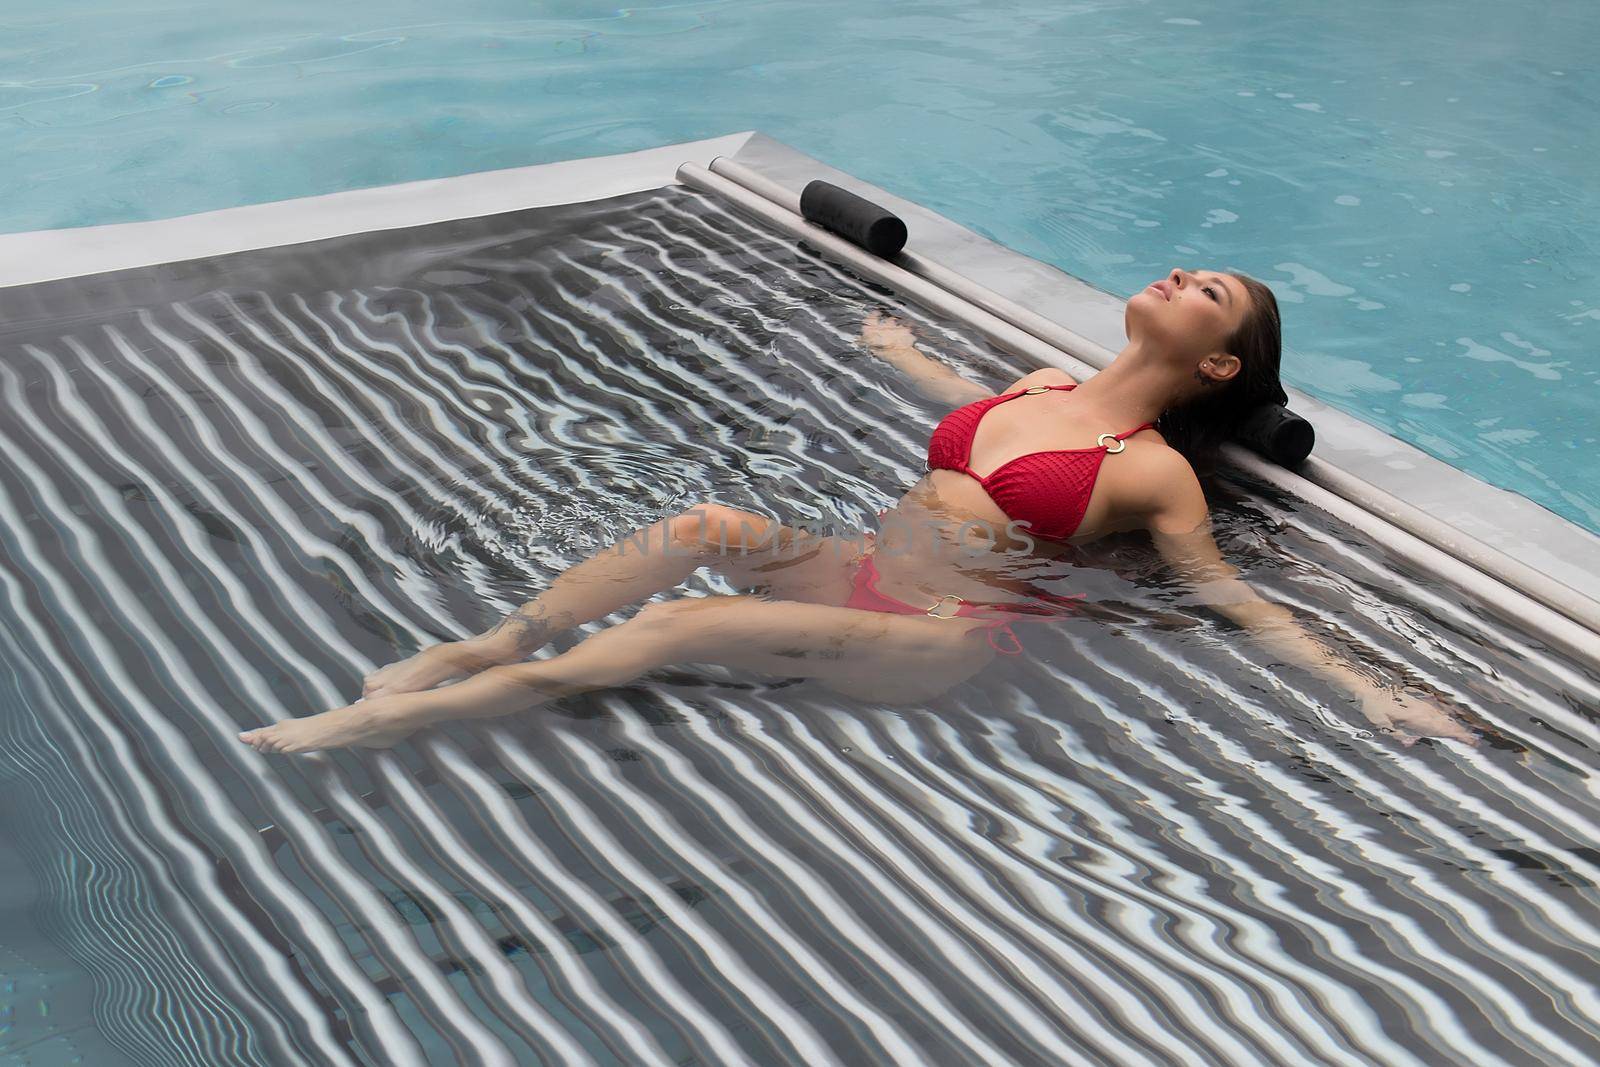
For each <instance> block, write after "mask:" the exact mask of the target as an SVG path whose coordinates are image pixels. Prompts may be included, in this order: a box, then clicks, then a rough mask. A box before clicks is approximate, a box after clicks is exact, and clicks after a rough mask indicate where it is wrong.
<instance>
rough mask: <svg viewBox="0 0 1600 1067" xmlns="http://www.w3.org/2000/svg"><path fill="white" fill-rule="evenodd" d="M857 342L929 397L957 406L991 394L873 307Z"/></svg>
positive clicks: (899, 323)
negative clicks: (925, 349)
mask: <svg viewBox="0 0 1600 1067" xmlns="http://www.w3.org/2000/svg"><path fill="white" fill-rule="evenodd" d="M861 343H862V344H863V345H864V346H865V347H866V349H867V350H868V351H869V352H871V353H872V354H873V355H874V356H876V357H877V358H879V359H881V360H883V361H884V362H885V363H887V364H889V365H890V366H891V367H894V368H895V369H896V370H898V371H900V373H902V374H904V375H905V376H906V377H907V378H909V379H911V382H912V384H913V385H915V386H916V388H917V391H918V392H920V393H921V394H922V395H923V396H925V397H927V398H928V399H929V400H933V401H936V402H938V403H940V404H944V405H946V406H947V407H952V408H957V407H960V406H961V405H963V404H970V403H972V402H973V401H974V400H982V399H984V398H985V397H990V396H993V395H994V393H993V391H992V390H989V389H985V388H984V387H983V386H981V385H978V384H977V383H976V382H971V381H968V380H967V379H966V378H963V377H962V376H961V375H959V374H957V373H956V372H955V371H953V370H951V369H950V368H949V367H947V366H945V365H944V364H943V363H940V362H939V361H938V360H936V359H933V358H931V357H930V356H928V355H926V354H924V353H923V352H920V351H918V349H917V346H916V344H915V337H914V336H913V335H912V333H911V330H910V328H909V327H907V326H906V325H905V324H904V323H901V322H899V321H898V320H896V319H894V318H891V317H890V316H887V315H879V314H878V313H877V312H876V311H874V312H872V313H871V314H869V315H868V316H867V317H866V320H865V321H864V322H862V324H861Z"/></svg>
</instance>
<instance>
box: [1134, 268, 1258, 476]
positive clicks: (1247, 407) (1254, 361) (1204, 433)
mask: <svg viewBox="0 0 1600 1067" xmlns="http://www.w3.org/2000/svg"><path fill="white" fill-rule="evenodd" d="M1229 277H1231V278H1233V279H1234V280H1235V281H1237V282H1238V283H1239V284H1240V285H1243V286H1244V289H1245V292H1246V293H1248V294H1250V311H1249V313H1248V314H1247V315H1246V316H1245V319H1244V322H1242V323H1240V325H1239V328H1238V329H1237V330H1235V331H1234V332H1233V334H1232V336H1230V337H1229V338H1228V339H1227V342H1226V343H1225V344H1224V346H1223V347H1224V348H1225V349H1226V350H1227V351H1228V352H1231V353H1232V354H1233V355H1235V356H1238V357H1239V364H1240V366H1239V373H1237V374H1235V375H1234V376H1233V377H1232V378H1230V379H1228V381H1226V382H1225V383H1223V384H1222V385H1220V386H1218V385H1209V386H1206V387H1205V390H1206V391H1205V392H1202V393H1201V394H1200V395H1199V396H1196V397H1194V398H1192V399H1191V400H1190V401H1189V402H1188V403H1186V404H1180V405H1178V406H1177V407H1173V408H1168V409H1167V410H1166V411H1164V412H1162V413H1161V417H1160V418H1158V419H1156V430H1157V431H1158V432H1159V433H1160V434H1161V436H1162V437H1164V438H1166V441H1167V444H1168V445H1170V446H1172V447H1173V448H1175V449H1177V450H1178V451H1179V452H1180V453H1182V454H1183V458H1184V459H1187V460H1188V461H1189V465H1190V466H1191V467H1193V468H1194V470H1195V473H1196V474H1197V475H1199V476H1200V477H1201V478H1206V477H1209V476H1211V475H1212V474H1214V473H1215V472H1216V467H1217V457H1218V454H1219V451H1220V449H1221V447H1222V444H1223V442H1225V441H1227V440H1228V438H1229V437H1231V436H1232V434H1233V431H1234V428H1235V427H1237V426H1238V425H1239V424H1240V423H1242V422H1243V421H1244V420H1245V419H1246V418H1248V417H1249V415H1250V414H1251V412H1253V411H1255V410H1256V409H1257V408H1259V407H1261V406H1262V405H1264V404H1287V403H1288V402H1289V394H1287V393H1285V392H1284V391H1283V383H1282V382H1281V381H1279V380H1278V367H1279V364H1281V363H1282V361H1283V326H1282V323H1281V321H1280V320H1279V318H1278V298H1277V297H1275V296H1273V295H1272V290H1271V289H1268V288H1267V287H1266V285H1265V284H1263V283H1262V282H1258V281H1256V280H1255V279H1254V278H1251V277H1249V276H1248V275H1244V274H1230V275H1229Z"/></svg>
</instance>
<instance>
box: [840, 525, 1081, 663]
mask: <svg viewBox="0 0 1600 1067" xmlns="http://www.w3.org/2000/svg"><path fill="white" fill-rule="evenodd" d="M850 581H851V585H852V588H851V590H850V599H849V600H847V601H845V603H844V606H845V607H847V608H860V609H862V610H863V611H886V612H889V613H891V614H894V615H928V616H932V617H933V618H936V619H960V618H984V617H986V616H996V617H993V618H992V621H990V622H988V623H985V624H984V627H983V628H984V629H985V630H987V631H988V633H987V634H986V635H985V636H986V637H987V638H988V640H989V647H990V648H992V649H994V650H995V651H996V652H1000V653H1003V654H1005V655H1007V656H1016V655H1020V654H1021V652H1022V642H1020V641H1018V640H1017V635H1016V632H1015V631H1014V630H1012V629H1011V624H1012V623H1013V622H1015V621H1018V618H1019V617H1021V616H1031V617H1033V618H1036V619H1037V620H1038V621H1040V622H1043V621H1045V620H1046V619H1054V618H1060V617H1061V616H1063V615H1073V614H1076V612H1075V611H1074V610H1073V609H1072V608H1069V607H1067V606H1065V605H1067V604H1071V603H1074V602H1076V601H1079V600H1084V599H1086V598H1087V597H1088V594H1087V593H1075V594H1073V595H1071V596H1057V595H1056V594H1054V593H1044V594H1041V595H1042V597H1043V598H1044V599H1046V600H1049V601H1053V602H1054V603H1050V604H1045V603H1040V604H1026V603H1014V602H1010V601H1000V602H992V603H977V602H974V601H970V600H962V599H961V598H960V597H958V596H956V595H955V594H954V593H947V594H946V595H945V596H943V597H941V598H940V599H939V602H938V603H937V604H935V605H934V606H933V607H931V608H919V607H914V606H912V605H911V604H907V603H906V602H905V601H903V600H896V599H895V598H894V597H892V596H887V595H885V594H883V593H880V592H878V565H877V564H876V563H874V562H873V561H872V551H871V550H868V552H867V553H866V555H864V556H862V557H861V563H860V564H859V565H858V566H857V567H856V569H855V571H854V573H852V574H851V576H850ZM951 604H954V605H955V610H954V611H951V610H950V605H951ZM996 613H998V614H996ZM997 630H1004V631H1005V633H1006V636H1007V637H1009V638H1011V645H1012V647H1010V648H1002V647H1000V646H999V645H997V644H995V640H994V635H995V632H996V631H997Z"/></svg>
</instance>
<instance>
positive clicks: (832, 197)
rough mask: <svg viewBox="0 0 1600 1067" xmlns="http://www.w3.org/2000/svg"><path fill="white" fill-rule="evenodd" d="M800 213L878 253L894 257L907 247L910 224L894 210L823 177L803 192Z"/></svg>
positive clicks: (824, 227) (831, 231)
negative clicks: (880, 205)
mask: <svg viewBox="0 0 1600 1067" xmlns="http://www.w3.org/2000/svg"><path fill="white" fill-rule="evenodd" d="M800 214H802V215H804V216H805V217H806V219H807V220H808V221H810V222H814V223H816V224H817V225H818V226H821V227H822V228H823V229H824V230H827V231H828V232H830V233H836V234H838V235H839V236H840V237H843V238H844V239H845V240H846V241H849V242H850V243H851V244H855V245H859V246H861V247H862V248H865V249H866V250H867V251H868V252H871V253H872V254H873V255H875V256H892V255H894V254H895V253H896V252H898V251H900V249H902V248H904V247H905V246H906V224H905V223H903V222H901V221H900V219H899V218H897V217H896V216H895V215H894V214H893V213H892V212H890V211H888V210H886V209H885V208H881V207H879V206H878V205H877V204H874V203H873V202H872V201H870V200H867V199H864V198H863V197H859V196H857V195H856V194H855V193H852V192H851V191H850V190H848V189H841V188H839V187H838V186H837V185H833V184H831V183H829V182H825V181H822V180H821V179H820V178H819V179H817V180H816V181H813V182H811V183H810V184H809V185H807V186H806V187H805V189H804V191H802V192H801V194H800Z"/></svg>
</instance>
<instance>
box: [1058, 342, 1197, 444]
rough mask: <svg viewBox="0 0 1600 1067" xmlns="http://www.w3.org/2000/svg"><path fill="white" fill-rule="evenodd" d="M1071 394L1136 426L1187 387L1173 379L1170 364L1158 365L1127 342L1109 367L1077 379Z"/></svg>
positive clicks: (1180, 397) (1179, 400) (1167, 405)
mask: <svg viewBox="0 0 1600 1067" xmlns="http://www.w3.org/2000/svg"><path fill="white" fill-rule="evenodd" d="M1073 394H1074V395H1076V396H1078V397H1079V398H1080V399H1081V398H1087V399H1088V400H1089V402H1090V403H1092V404H1094V405H1095V406H1097V407H1099V408H1102V409H1103V410H1105V411H1106V412H1108V413H1110V414H1111V415H1112V417H1114V418H1118V419H1121V420H1123V421H1125V422H1126V423H1127V424H1128V425H1129V426H1138V425H1140V424H1142V423H1146V422H1155V421H1156V420H1157V419H1158V418H1160V417H1161V413H1162V412H1164V411H1166V410H1167V409H1168V408H1172V407H1176V406H1177V405H1178V404H1181V403H1182V402H1183V401H1184V400H1185V399H1186V398H1187V395H1188V391H1187V390H1185V389H1184V388H1183V383H1180V382H1177V381H1175V380H1174V379H1173V371H1172V368H1171V367H1170V366H1161V365H1160V364H1158V363H1157V362H1156V361H1155V360H1152V359H1150V358H1149V356H1148V355H1147V354H1145V353H1144V352H1143V350H1141V349H1140V348H1139V346H1138V345H1137V344H1136V343H1133V342H1129V344H1128V346H1127V347H1126V348H1124V349H1123V350H1122V351H1121V352H1119V353H1117V358H1116V359H1114V360H1112V362H1111V365H1110V366H1109V367H1106V368H1105V369H1104V370H1102V371H1100V372H1098V373H1097V374H1095V375H1094V376H1092V377H1091V378H1089V379H1088V380H1087V381H1083V382H1079V383H1078V387H1077V388H1076V389H1074V390H1073Z"/></svg>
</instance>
